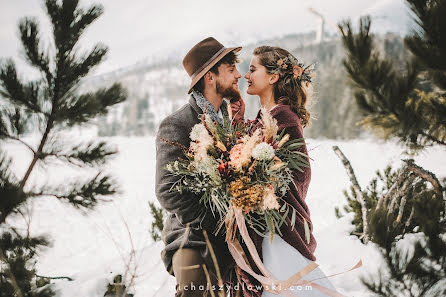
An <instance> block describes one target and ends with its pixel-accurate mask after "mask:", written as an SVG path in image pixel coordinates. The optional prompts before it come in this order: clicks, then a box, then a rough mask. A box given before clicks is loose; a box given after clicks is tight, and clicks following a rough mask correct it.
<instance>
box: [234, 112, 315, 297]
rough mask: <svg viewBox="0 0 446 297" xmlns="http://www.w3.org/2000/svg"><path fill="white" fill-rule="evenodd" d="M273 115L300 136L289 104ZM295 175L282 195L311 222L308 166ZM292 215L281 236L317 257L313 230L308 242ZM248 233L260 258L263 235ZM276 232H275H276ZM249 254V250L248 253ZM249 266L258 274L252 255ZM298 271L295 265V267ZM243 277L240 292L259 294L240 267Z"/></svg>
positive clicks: (298, 218) (292, 136) (295, 136)
mask: <svg viewBox="0 0 446 297" xmlns="http://www.w3.org/2000/svg"><path fill="white" fill-rule="evenodd" d="M270 113H271V115H272V116H273V118H275V119H276V120H277V125H278V127H279V133H280V132H281V131H282V130H283V129H285V132H286V133H288V134H289V135H290V139H299V138H303V131H302V125H301V122H300V119H299V117H298V116H297V114H296V113H294V112H293V111H292V110H291V108H290V106H289V105H282V104H279V105H277V106H276V107H274V108H273V109H272V110H271V111H270ZM255 121H256V123H255V128H254V129H258V128H260V127H261V122H260V112H259V114H258V115H257V117H256V120H255ZM301 151H302V152H304V153H307V147H306V145H305V146H302V147H301ZM293 175H294V183H295V185H291V186H290V190H289V191H288V193H287V194H286V196H285V197H284V199H285V200H286V201H287V202H288V203H289V204H291V205H292V206H293V207H294V208H295V209H296V210H297V211H298V212H299V213H300V214H301V215H302V216H303V217H305V218H306V220H307V221H308V222H311V219H310V210H309V209H308V206H307V204H306V203H305V197H306V195H307V190H308V186H309V184H310V179H311V169H310V167H308V168H304V169H303V172H299V171H297V170H296V171H295V172H294V173H293ZM291 216H292V212H291V211H290V212H289V214H288V217H287V219H286V222H287V225H285V224H283V225H282V227H281V229H280V231H281V232H282V234H283V236H282V238H283V239H284V240H285V241H286V242H287V243H288V244H290V245H291V246H292V247H294V248H295V249H296V250H298V251H299V252H300V253H301V254H302V255H303V256H304V257H306V258H308V259H310V260H312V261H315V260H316V257H315V256H314V254H313V253H314V251H315V249H316V245H317V244H316V239H315V238H314V236H313V234H312V233H311V234H310V243H309V244H307V243H306V241H305V229H304V220H303V219H302V217H301V216H299V215H296V221H295V225H294V228H293V229H291ZM249 234H250V236H251V238H252V240H253V242H254V244H255V246H256V248H257V252H258V253H259V255H260V258H261V259H262V261H263V256H262V241H263V237H261V236H260V235H258V234H257V233H256V232H254V231H252V230H249ZM277 236H278V235H277ZM247 255H249V253H247ZM283 256H284V257H286V255H283ZM248 259H249V262H250V264H251V267H253V268H254V270H255V271H256V272H257V273H259V274H260V271H259V270H258V269H257V267H256V265H255V263H254V261H253V260H252V258H251V257H248ZM296 272H297V268H296ZM242 280H243V282H244V283H245V286H244V290H243V296H245V297H246V296H250V297H251V296H252V297H260V296H261V295H262V290H260V291H258V290H256V289H253V290H248V289H247V287H248V285H254V286H255V285H259V284H258V282H257V280H255V279H254V278H252V277H251V276H250V275H248V274H247V273H245V272H244V271H242Z"/></svg>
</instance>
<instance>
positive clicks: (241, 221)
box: [226, 207, 362, 297]
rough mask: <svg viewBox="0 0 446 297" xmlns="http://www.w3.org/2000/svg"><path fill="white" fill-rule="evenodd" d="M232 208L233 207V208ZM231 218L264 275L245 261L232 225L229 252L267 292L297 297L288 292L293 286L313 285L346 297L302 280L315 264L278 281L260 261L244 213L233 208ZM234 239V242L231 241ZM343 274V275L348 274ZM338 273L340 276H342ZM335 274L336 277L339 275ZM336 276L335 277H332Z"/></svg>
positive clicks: (333, 295) (327, 292)
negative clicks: (233, 219) (232, 217)
mask: <svg viewBox="0 0 446 297" xmlns="http://www.w3.org/2000/svg"><path fill="white" fill-rule="evenodd" d="M231 208H232V207H231ZM228 215H229V216H232V215H234V216H235V221H236V223H237V226H238V229H239V231H240V234H241V236H242V238H243V240H244V242H245V243H246V246H247V248H248V251H249V253H250V254H251V256H252V258H253V260H254V262H255V263H256V265H257V267H258V268H259V269H260V271H261V272H262V274H263V275H259V274H257V273H255V272H254V271H253V270H252V269H251V267H250V266H249V264H248V263H246V261H245V259H244V258H243V254H244V252H243V248H242V247H241V245H240V243H239V242H238V240H236V239H234V238H233V235H234V234H235V232H234V230H233V227H232V225H230V226H228V227H229V228H228V234H227V239H229V240H227V243H228V248H229V251H230V253H231V255H232V257H233V258H234V260H235V262H236V263H237V265H238V266H239V267H240V268H241V269H243V270H244V271H246V272H247V273H249V274H250V275H252V276H253V277H254V278H255V279H257V280H258V281H259V282H260V283H261V284H262V285H263V287H264V288H265V290H266V291H268V292H271V293H273V294H277V295H278V294H282V295H283V296H286V297H295V296H297V295H295V294H293V293H292V292H290V291H288V289H289V288H290V287H291V286H295V285H311V286H312V287H314V288H316V289H317V290H319V291H321V292H323V293H324V294H326V295H328V296H332V297H345V296H344V295H342V294H340V293H338V292H337V291H333V290H331V289H328V288H326V287H324V286H321V285H319V284H316V283H314V282H311V281H307V280H303V279H302V278H303V277H304V276H306V275H307V274H309V273H310V272H311V271H313V270H314V269H316V268H317V267H318V266H319V265H318V264H316V263H315V262H311V263H309V264H308V265H307V266H306V267H304V268H303V269H301V270H300V271H298V272H296V273H295V274H294V275H292V276H291V277H290V278H288V279H287V280H278V279H277V278H275V277H274V275H273V274H272V273H271V272H270V271H269V270H268V269H267V268H266V267H265V265H264V264H263V263H262V260H261V259H260V256H259V254H258V253H257V250H256V248H255V245H254V243H253V241H252V239H251V237H250V236H249V233H248V229H247V228H246V224H245V218H244V217H243V214H242V211H241V210H240V209H237V208H233V209H231V210H230V211H229V213H228ZM226 221H227V222H231V221H232V220H231V219H230V218H228V219H227V220H226ZM231 239H232V240H231ZM361 266H362V261H361V260H360V261H359V262H358V263H357V264H356V265H355V266H353V267H352V268H351V269H350V270H348V271H346V272H349V271H351V270H354V269H357V268H359V267H361ZM346 272H342V273H346ZM342 273H338V274H342ZM338 274H335V275H338ZM331 276H334V275H331Z"/></svg>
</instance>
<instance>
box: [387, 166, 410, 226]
mask: <svg viewBox="0 0 446 297" xmlns="http://www.w3.org/2000/svg"><path fill="white" fill-rule="evenodd" d="M415 178H416V176H415V175H414V174H412V175H410V176H409V177H407V176H404V177H403V179H404V181H403V185H402V186H401V187H399V186H398V188H399V190H398V191H396V192H395V194H393V195H392V196H390V198H391V199H392V200H391V201H390V205H389V207H388V209H387V213H388V214H389V215H390V214H391V213H393V211H394V210H395V207H396V205H397V204H398V199H399V198H400V197H402V199H401V200H405V199H406V196H407V194H408V192H409V191H410V189H411V187H412V183H413V181H414V180H415ZM404 203H405V202H404ZM402 204H403V202H400V208H401V205H402ZM403 207H404V206H403ZM397 221H398V219H397Z"/></svg>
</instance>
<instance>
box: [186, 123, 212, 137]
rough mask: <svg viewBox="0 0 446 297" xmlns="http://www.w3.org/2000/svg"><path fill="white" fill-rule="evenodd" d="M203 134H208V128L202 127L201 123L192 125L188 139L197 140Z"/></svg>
mask: <svg viewBox="0 0 446 297" xmlns="http://www.w3.org/2000/svg"><path fill="white" fill-rule="evenodd" d="M204 134H209V133H208V130H206V128H205V127H204V125H203V124H201V123H200V124H196V125H195V126H193V127H192V131H191V132H190V135H189V136H190V139H191V140H193V141H196V140H199V139H200V138H201V137H202V136H203V135H204Z"/></svg>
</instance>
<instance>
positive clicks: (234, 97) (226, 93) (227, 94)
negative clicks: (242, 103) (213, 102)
mask: <svg viewBox="0 0 446 297" xmlns="http://www.w3.org/2000/svg"><path fill="white" fill-rule="evenodd" d="M216 91H217V94H219V95H221V96H222V97H223V98H226V99H228V100H229V101H231V102H235V101H238V100H239V99H240V97H241V95H240V91H239V90H236V89H234V87H233V85H232V84H231V86H230V87H227V88H225V87H223V86H222V85H221V84H220V83H219V82H218V80H217V82H216Z"/></svg>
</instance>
